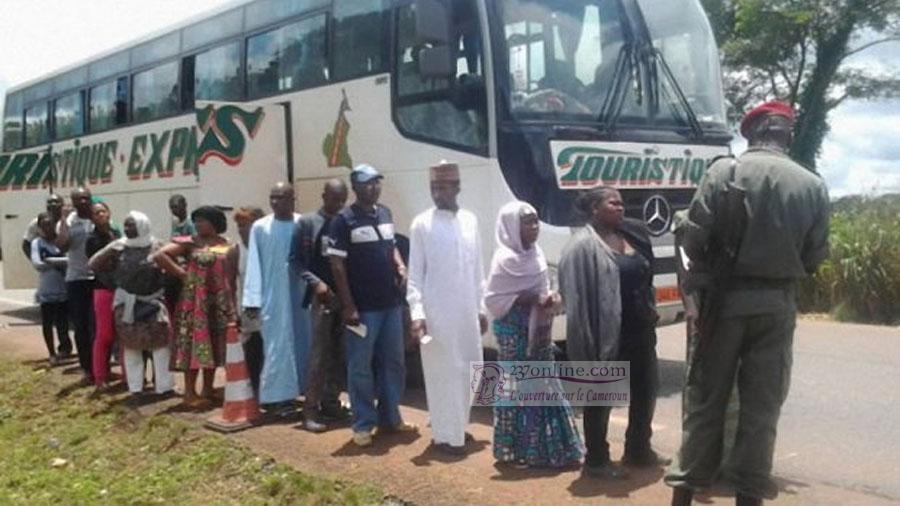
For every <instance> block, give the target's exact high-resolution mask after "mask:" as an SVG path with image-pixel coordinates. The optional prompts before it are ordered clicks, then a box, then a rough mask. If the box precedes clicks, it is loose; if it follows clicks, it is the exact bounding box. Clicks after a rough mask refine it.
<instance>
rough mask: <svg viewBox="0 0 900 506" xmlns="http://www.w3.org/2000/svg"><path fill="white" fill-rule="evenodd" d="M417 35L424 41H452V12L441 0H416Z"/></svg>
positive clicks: (435, 42) (437, 42)
mask: <svg viewBox="0 0 900 506" xmlns="http://www.w3.org/2000/svg"><path fill="white" fill-rule="evenodd" d="M415 8H416V36H417V37H418V39H419V40H420V41H422V42H430V43H432V44H434V45H446V44H449V42H450V21H451V20H450V12H449V11H448V9H447V6H446V5H444V3H443V2H441V1H440V0H416V1H415Z"/></svg>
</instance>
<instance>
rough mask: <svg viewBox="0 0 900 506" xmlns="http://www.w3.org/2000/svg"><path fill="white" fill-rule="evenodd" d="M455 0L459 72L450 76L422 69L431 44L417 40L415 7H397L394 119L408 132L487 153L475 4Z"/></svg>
mask: <svg viewBox="0 0 900 506" xmlns="http://www.w3.org/2000/svg"><path fill="white" fill-rule="evenodd" d="M453 5H454V26H453V33H454V34H455V39H454V40H455V42H454V43H453V44H454V45H455V47H454V48H453V49H454V51H455V54H456V57H457V65H456V67H457V73H456V76H455V77H451V78H450V79H449V80H448V79H430V78H424V77H422V75H421V74H420V73H419V54H420V52H421V51H422V49H425V48H427V47H428V44H426V43H422V42H421V41H419V40H417V35H416V11H415V7H414V6H413V5H404V6H401V7H399V8H398V9H397V14H396V15H397V25H396V26H397V28H396V38H397V43H396V45H395V47H396V50H397V53H396V55H395V58H396V59H395V69H394V72H395V77H394V81H395V83H396V84H395V86H396V97H395V100H394V102H395V107H396V110H395V120H396V123H397V126H398V127H399V129H400V131H401V132H402V133H404V134H406V135H407V136H408V137H412V138H417V139H422V140H425V141H428V142H434V143H436V144H449V145H452V146H455V147H459V148H461V149H464V150H466V151H473V152H477V153H483V152H485V151H486V150H487V137H488V135H487V105H486V103H485V102H486V97H485V95H484V87H483V65H482V64H481V60H482V47H483V46H482V37H481V31H480V25H479V24H478V19H477V16H476V13H477V10H476V9H474V8H472V7H473V4H472V3H471V2H454V4H453ZM466 7H469V8H466Z"/></svg>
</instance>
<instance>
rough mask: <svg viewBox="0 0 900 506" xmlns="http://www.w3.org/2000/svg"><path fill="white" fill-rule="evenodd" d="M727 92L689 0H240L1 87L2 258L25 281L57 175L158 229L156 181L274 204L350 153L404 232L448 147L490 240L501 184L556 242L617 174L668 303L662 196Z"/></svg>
mask: <svg viewBox="0 0 900 506" xmlns="http://www.w3.org/2000/svg"><path fill="white" fill-rule="evenodd" d="M724 109H725V108H724V102H723V95H722V87H721V78H720V69H719V62H718V53H717V48H716V45H715V41H714V38H713V35H712V32H711V30H710V26H709V23H708V21H707V19H706V16H705V14H704V12H703V10H702V8H701V6H700V3H699V1H698V0H253V1H242V2H237V3H234V4H231V5H229V6H227V7H225V8H223V9H220V10H218V11H217V12H214V13H211V14H209V15H206V16H203V17H201V18H196V19H191V20H189V21H186V22H185V23H182V24H180V25H178V26H176V27H174V28H171V29H168V30H165V31H163V32H160V33H156V34H153V35H152V36H149V37H146V38H144V39H141V40H140V41H137V42H135V43H133V44H129V45H127V46H126V47H120V48H117V49H115V50H112V51H110V52H107V53H105V54H103V55H100V56H97V57H95V58H91V59H89V60H86V61H84V62H81V63H79V64H77V65H73V66H70V67H67V68H65V69H63V70H60V71H58V72H55V73H53V74H51V75H48V76H46V77H43V78H41V79H38V80H35V81H32V82H29V83H25V84H22V85H20V86H17V87H15V88H12V89H10V90H9V91H8V92H7V95H6V102H5V110H4V111H5V112H4V117H3V139H2V140H3V152H2V154H0V217H2V227H0V236H2V248H3V254H4V255H3V256H4V261H3V268H4V280H5V283H6V286H7V288H15V287H27V286H33V284H34V282H35V276H34V273H33V272H32V269H31V268H30V266H29V265H28V263H27V262H26V260H25V258H24V257H23V255H22V253H21V251H20V250H21V248H20V245H21V241H22V234H23V231H24V230H25V228H26V226H27V224H28V222H29V221H30V220H31V219H32V218H33V217H34V216H36V214H37V213H38V212H40V211H41V210H43V208H44V201H45V197H46V195H47V194H48V192H49V191H51V190H52V191H54V192H57V193H60V194H61V195H63V196H65V197H68V194H69V192H70V191H71V190H72V189H74V188H75V187H76V186H78V185H85V186H87V187H89V188H90V189H91V190H92V191H93V193H94V194H95V195H98V196H102V197H103V198H104V199H105V200H106V201H107V202H108V203H109V204H110V206H111V207H112V210H113V217H114V219H115V218H118V219H119V220H121V218H122V216H123V215H124V214H125V213H126V212H127V211H128V210H130V209H138V210H142V211H144V212H146V213H147V214H148V215H149V216H150V218H151V219H152V220H153V224H154V228H155V233H156V234H157V236H159V237H161V238H167V237H168V236H169V233H168V228H169V225H170V218H169V215H168V210H167V201H168V197H169V196H170V195H171V194H174V193H181V194H184V195H185V196H186V197H187V199H188V203H189V206H190V207H191V208H193V207H195V206H198V205H201V204H212V205H219V206H222V207H224V208H235V207H238V206H244V205H257V206H260V207H263V208H264V209H267V208H268V190H269V188H270V187H271V185H272V184H273V183H275V182H277V181H281V180H287V181H291V182H293V184H294V185H295V187H296V188H297V195H298V203H299V207H298V209H299V210H300V211H304V212H306V211H312V210H314V209H316V208H317V207H318V205H319V195H320V193H321V187H322V184H323V182H324V181H325V180H327V179H329V178H332V177H336V176H339V177H345V178H346V176H347V175H348V172H349V170H348V168H349V167H352V166H353V165H355V164H359V163H363V162H365V163H368V164H371V165H373V166H375V167H377V168H378V169H379V170H381V171H382V172H383V173H384V174H385V176H386V179H385V182H384V191H383V195H382V202H383V203H384V204H386V205H387V206H389V207H390V208H391V209H392V210H393V213H394V218H395V221H396V222H397V226H398V230H399V231H401V232H402V231H404V230H407V229H408V227H409V224H410V221H411V220H412V218H413V217H414V216H415V215H416V214H417V213H418V212H421V211H422V210H424V209H426V208H428V207H429V206H430V205H431V199H430V195H429V190H428V171H427V168H428V166H429V165H431V164H434V163H435V162H437V161H439V160H442V159H445V160H450V161H454V162H457V163H458V164H459V165H460V167H461V169H462V181H463V192H462V195H461V203H462V205H463V206H465V207H467V208H469V209H471V210H473V211H474V212H475V213H476V214H477V215H478V217H479V219H480V223H481V234H482V238H483V239H484V240H483V242H484V244H485V251H484V252H483V253H484V255H485V259H486V262H487V259H489V258H490V254H491V252H492V249H493V237H494V220H495V216H496V213H497V210H498V209H499V208H500V206H501V205H502V204H504V203H505V202H507V201H509V200H510V199H512V198H513V197H514V196H515V197H516V198H519V199H521V200H525V201H528V202H530V203H531V204H533V205H534V206H535V207H536V208H537V209H538V210H539V213H540V216H541V219H542V221H543V224H544V226H543V230H542V239H541V241H542V245H543V247H544V249H545V251H546V252H547V256H548V258H549V259H550V261H551V263H555V260H556V259H557V258H558V255H559V252H560V250H561V248H562V246H563V244H564V243H565V241H566V238H567V236H568V235H569V233H570V229H569V227H570V226H573V225H575V224H576V223H577V217H576V216H575V215H574V212H573V200H574V197H575V196H576V195H577V194H578V190H583V189H587V188H592V187H595V186H598V185H609V186H615V187H618V188H619V189H621V190H622V194H623V196H624V198H625V201H626V205H627V212H628V214H629V215H631V216H634V217H637V218H641V219H644V220H646V222H647V225H648V226H649V228H650V230H651V232H652V233H653V235H654V236H655V243H654V244H655V251H656V254H657V256H658V262H657V272H656V279H655V281H656V283H655V284H656V286H657V298H658V299H659V302H660V308H661V313H662V314H663V317H664V319H665V320H672V319H674V318H675V317H677V313H678V311H680V310H681V304H680V301H679V298H678V294H677V290H676V289H675V284H676V283H675V274H674V271H675V268H674V267H675V263H674V248H673V246H672V237H671V233H670V232H669V229H670V224H671V219H672V214H673V212H674V211H675V210H677V209H680V208H684V207H685V206H686V205H687V203H688V202H689V200H690V198H691V195H692V193H693V189H694V188H695V187H696V184H697V182H698V181H699V179H700V177H701V176H702V174H703V172H704V170H705V168H706V166H707V163H708V162H709V161H710V159H712V158H713V157H715V156H717V155H720V154H723V153H727V152H728V144H729V141H730V137H731V136H730V133H729V130H728V129H727V127H726V121H725V112H724ZM231 229H232V230H231V232H233V229H234V227H231Z"/></svg>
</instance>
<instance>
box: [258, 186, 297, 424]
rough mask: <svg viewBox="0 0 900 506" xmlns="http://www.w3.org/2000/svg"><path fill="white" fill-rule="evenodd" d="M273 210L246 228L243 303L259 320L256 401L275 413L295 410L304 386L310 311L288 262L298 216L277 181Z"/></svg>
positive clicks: (288, 188) (288, 189)
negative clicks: (260, 351)
mask: <svg viewBox="0 0 900 506" xmlns="http://www.w3.org/2000/svg"><path fill="white" fill-rule="evenodd" d="M269 202H270V204H271V206H272V210H273V211H274V213H273V214H270V215H268V216H266V217H264V218H261V219H259V220H257V221H256V222H255V223H254V224H253V228H252V229H251V230H250V245H249V246H248V248H247V249H248V258H247V272H246V274H245V278H244V293H243V300H242V306H243V309H244V311H245V312H248V313H249V314H250V316H251V317H254V316H257V314H254V313H258V320H259V321H260V322H261V323H262V341H263V367H262V373H261V375H260V382H259V402H260V404H262V405H263V407H265V408H268V410H270V411H272V412H274V414H276V415H279V416H288V415H292V414H293V413H294V412H295V408H294V399H296V398H297V396H299V395H300V393H302V392H303V390H304V386H305V385H304V381H305V377H306V369H307V364H306V360H307V359H308V357H309V334H310V320H309V311H308V310H307V309H304V308H303V307H302V302H303V294H304V293H305V291H306V285H305V283H304V282H303V280H302V279H301V278H300V272H299V270H297V269H295V268H293V267H292V266H291V265H290V263H289V261H288V260H289V255H290V250H291V238H292V237H293V233H294V227H295V225H296V223H297V222H298V221H299V220H300V215H299V214H297V213H295V212H294V205H295V203H294V189H293V188H292V187H291V186H290V185H288V184H286V183H278V184H277V185H276V186H275V187H274V188H272V191H271V193H270V194H269Z"/></svg>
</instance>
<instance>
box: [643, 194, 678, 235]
mask: <svg viewBox="0 0 900 506" xmlns="http://www.w3.org/2000/svg"><path fill="white" fill-rule="evenodd" d="M644 222H645V223H647V229H648V230H649V231H650V235H652V236H653V237H659V236H661V235H663V234H665V233H666V232H668V231H669V226H670V225H671V224H672V207H671V206H669V202H668V201H667V200H666V199H665V197H663V196H662V195H654V196H652V197H650V198H649V199H647V202H645V203H644Z"/></svg>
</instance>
